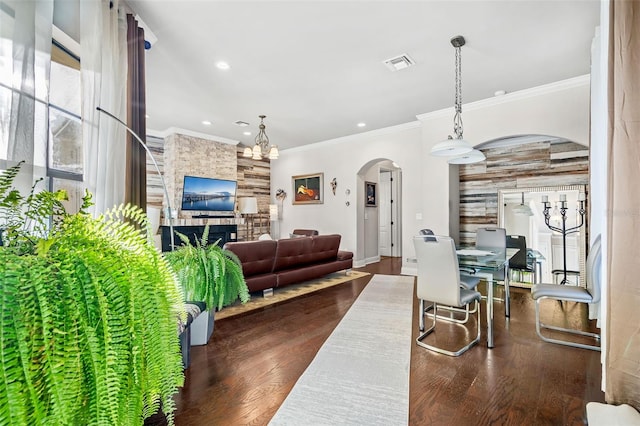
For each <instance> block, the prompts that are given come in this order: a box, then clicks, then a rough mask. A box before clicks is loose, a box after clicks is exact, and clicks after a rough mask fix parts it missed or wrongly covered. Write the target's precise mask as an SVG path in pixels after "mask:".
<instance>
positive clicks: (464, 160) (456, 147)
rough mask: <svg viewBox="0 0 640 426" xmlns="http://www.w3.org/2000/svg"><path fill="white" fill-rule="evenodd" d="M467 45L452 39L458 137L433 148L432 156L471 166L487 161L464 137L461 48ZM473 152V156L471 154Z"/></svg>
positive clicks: (454, 120) (459, 38)
mask: <svg viewBox="0 0 640 426" xmlns="http://www.w3.org/2000/svg"><path fill="white" fill-rule="evenodd" d="M465 43H466V41H465V39H464V37H463V36H461V35H459V36H455V37H454V38H452V39H451V45H452V46H453V47H454V48H455V51H456V87H455V92H456V96H455V106H454V108H455V115H454V117H453V132H454V134H455V135H456V137H455V138H453V137H452V136H451V135H449V137H448V138H447V139H446V140H444V141H442V142H439V143H437V144H435V145H434V146H433V147H432V148H431V155H433V156H436V157H451V156H456V157H455V158H452V159H450V160H449V161H448V162H449V164H470V163H476V162H478V161H482V160H484V159H485V156H484V154H483V153H482V152H481V151H478V150H476V149H473V145H471V143H469V142H468V141H466V140H464V139H463V137H462V134H463V126H462V75H461V73H462V55H461V47H462V46H464V45H465ZM471 152H473V154H469V153H471Z"/></svg>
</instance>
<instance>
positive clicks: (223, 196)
mask: <svg viewBox="0 0 640 426" xmlns="http://www.w3.org/2000/svg"><path fill="white" fill-rule="evenodd" d="M237 186H238V183H237V182H236V181H235V180H224V179H213V178H205V177H198V176H185V177H184V186H183V188H184V189H183V191H182V210H199V211H205V212H232V211H233V210H234V207H235V204H236V188H237Z"/></svg>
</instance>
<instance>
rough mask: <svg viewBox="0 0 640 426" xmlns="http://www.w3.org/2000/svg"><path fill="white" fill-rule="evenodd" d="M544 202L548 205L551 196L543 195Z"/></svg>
mask: <svg viewBox="0 0 640 426" xmlns="http://www.w3.org/2000/svg"><path fill="white" fill-rule="evenodd" d="M542 202H543V203H548V202H549V196H548V195H543V196H542Z"/></svg>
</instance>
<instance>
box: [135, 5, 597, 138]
mask: <svg viewBox="0 0 640 426" xmlns="http://www.w3.org/2000/svg"><path fill="white" fill-rule="evenodd" d="M127 4H128V5H129V6H130V7H131V8H132V9H133V10H134V11H135V12H136V13H137V14H138V15H139V16H140V18H141V19H142V20H143V21H144V23H145V24H146V25H147V26H148V27H149V29H150V30H151V31H152V32H153V34H154V35H155V37H157V42H156V43H155V44H154V45H153V47H152V48H151V49H150V50H148V51H147V57H146V67H147V68H146V75H147V113H148V114H149V118H148V121H147V127H148V128H149V129H150V131H151V132H153V131H164V130H166V129H168V128H170V127H178V128H182V129H187V130H190V131H195V132H201V133H206V134H210V135H216V136H222V137H225V138H229V139H232V140H238V141H240V142H242V143H244V144H248V145H253V138H254V137H255V134H256V131H257V127H258V122H259V120H258V115H260V114H265V115H266V116H267V118H266V119H265V124H266V131H267V134H268V136H269V138H270V139H271V142H272V143H274V144H277V145H278V146H279V147H280V148H281V149H286V148H291V147H295V146H299V145H304V144H310V143H314V142H319V141H323V140H329V139H333V138H337V137H341V136H347V135H351V134H355V133H360V132H365V131H369V130H374V129H379V128H383V127H388V126H393V125H397V124H403V123H407V122H411V121H414V120H415V119H416V115H418V114H423V113H426V112H430V111H435V110H439V109H443V108H450V107H452V105H453V102H454V54H455V50H454V48H453V47H452V46H451V44H450V41H449V40H450V39H451V37H453V36H455V35H458V34H460V35H463V36H464V37H465V38H466V40H467V44H466V45H465V46H464V47H462V93H463V102H464V103H468V102H473V101H477V100H480V99H484V98H488V97H491V96H493V95H494V92H496V91H497V90H505V91H507V92H513V91H517V90H521V89H526V88H531V87H535V86H539V85H543V84H547V83H551V82H555V81H559V80H563V79H567V78H571V77H576V76H580V75H584V74H588V73H589V60H590V46H591V40H592V38H593V35H594V31H595V28H596V26H597V25H598V24H599V12H600V2H599V1H597V0H580V1H562V0H555V1H541V0H535V1H526V0H523V1H519V0H509V1H507V0H502V1H479V0H476V1H390V0H389V1H329V0H325V1H300V0H299V1H295V2H294V1H268V0H262V1H241V0H234V1H205V0H200V1H187V0H179V1H176V0H128V1H127ZM399 54H408V55H409V56H410V57H411V58H413V59H414V60H415V62H416V65H415V66H413V67H411V68H408V69H405V70H401V71H397V72H391V71H389V69H388V68H387V67H386V66H385V65H383V63H382V62H383V61H384V60H385V59H389V58H391V57H394V56H396V55H399ZM218 61H227V62H228V63H229V64H230V65H231V69H229V70H226V71H223V70H220V69H218V68H216V66H215V64H216V62H218ZM463 111H464V109H463ZM463 117H464V113H463ZM203 120H209V121H211V122H212V125H211V126H205V125H203V124H202V123H201V122H202V121H203ZM236 120H243V121H246V122H249V123H250V124H251V125H250V127H249V128H242V127H238V126H236V125H234V124H233V122H234V121H236ZM359 122H365V123H366V124H367V126H366V127H364V128H358V127H357V126H356V124H357V123H359ZM452 122H453V116H452ZM452 127H453V124H452ZM246 130H250V131H251V132H252V136H244V135H243V131H246ZM445 136H446V135H443V137H445ZM465 136H466V138H467V139H473V129H472V128H465ZM477 142H480V141H477Z"/></svg>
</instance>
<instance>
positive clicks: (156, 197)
mask: <svg viewBox="0 0 640 426" xmlns="http://www.w3.org/2000/svg"><path fill="white" fill-rule="evenodd" d="M147 148H149V151H151V153H152V154H153V158H155V160H156V163H158V168H159V169H160V173H162V174H163V175H164V139H162V138H154V137H151V136H147ZM163 199H164V190H163V189H162V180H161V179H160V176H158V172H157V171H156V167H155V166H154V165H153V161H152V160H151V157H150V156H149V153H147V207H155V208H158V209H160V210H162V200H163Z"/></svg>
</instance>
